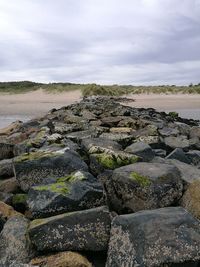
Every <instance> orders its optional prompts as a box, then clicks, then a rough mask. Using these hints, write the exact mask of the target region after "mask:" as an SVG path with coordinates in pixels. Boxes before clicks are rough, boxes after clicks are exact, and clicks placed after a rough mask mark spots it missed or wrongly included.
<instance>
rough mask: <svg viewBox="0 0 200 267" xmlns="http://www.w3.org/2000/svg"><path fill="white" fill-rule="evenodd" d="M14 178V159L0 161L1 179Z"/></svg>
mask: <svg viewBox="0 0 200 267" xmlns="http://www.w3.org/2000/svg"><path fill="white" fill-rule="evenodd" d="M12 176H14V171H13V164H12V159H4V160H0V179H4V178H9V177H12Z"/></svg>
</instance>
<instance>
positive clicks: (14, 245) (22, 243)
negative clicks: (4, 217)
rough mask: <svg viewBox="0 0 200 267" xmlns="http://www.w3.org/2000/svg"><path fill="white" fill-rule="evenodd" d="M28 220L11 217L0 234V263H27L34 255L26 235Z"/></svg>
mask: <svg viewBox="0 0 200 267" xmlns="http://www.w3.org/2000/svg"><path fill="white" fill-rule="evenodd" d="M27 231H28V220H27V219H25V218H24V217H22V216H20V217H12V218H10V219H9V220H8V221H7V222H6V223H5V225H4V228H3V230H2V232H1V233H0V240H1V242H0V263H2V264H7V266H8V265H9V263H11V262H15V263H28V262H29V261H30V259H31V257H33V255H34V251H33V249H32V246H31V243H30V240H29V238H28V235H27Z"/></svg>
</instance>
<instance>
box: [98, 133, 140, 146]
mask: <svg viewBox="0 0 200 267" xmlns="http://www.w3.org/2000/svg"><path fill="white" fill-rule="evenodd" d="M99 137H100V138H105V139H109V140H113V141H116V142H118V143H119V144H120V145H121V146H122V147H126V146H128V145H130V144H131V143H132V142H133V140H134V139H135V137H134V136H133V135H129V134H125V133H115V134H113V133H102V134H101V135H100V136H99Z"/></svg>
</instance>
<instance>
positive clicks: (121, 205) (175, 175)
mask: <svg viewBox="0 0 200 267" xmlns="http://www.w3.org/2000/svg"><path fill="white" fill-rule="evenodd" d="M104 186H105V190H106V193H107V198H108V201H109V203H110V206H111V208H112V209H114V210H115V211H117V212H118V213H124V212H129V213H130V212H136V211H139V210H144V209H155V208H161V207H167V206H171V205H174V204H175V203H177V201H178V200H179V199H180V197H181V196H182V191H183V182H182V180H181V177H180V172H179V170H178V169H177V168H176V167H175V166H173V165H169V164H160V163H146V162H141V163H135V164H131V165H127V166H125V167H121V168H118V169H115V170H114V171H113V174H112V177H111V179H108V180H107V181H105V182H104Z"/></svg>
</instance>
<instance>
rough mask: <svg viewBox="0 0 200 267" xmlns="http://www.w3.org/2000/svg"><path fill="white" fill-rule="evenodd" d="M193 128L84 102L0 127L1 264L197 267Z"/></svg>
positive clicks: (198, 151) (198, 156)
mask: <svg viewBox="0 0 200 267" xmlns="http://www.w3.org/2000/svg"><path fill="white" fill-rule="evenodd" d="M199 219H200V126H199V122H198V121H195V120H187V119H182V118H179V117H178V115H177V114H176V113H175V112H174V113H173V112H171V113H169V114H166V113H164V112H157V111H155V110H154V109H150V108H149V109H143V108H140V109H137V108H133V107H126V106H123V105H121V104H119V103H118V102H117V101H116V100H115V99H113V98H112V99H111V98H101V97H99V98H86V99H83V100H82V101H81V102H80V103H77V104H73V105H70V106H67V107H63V108H61V109H58V110H56V109H53V110H51V111H50V112H49V113H48V114H46V115H45V116H43V117H41V118H38V119H37V120H30V121H28V122H26V123H22V122H20V121H18V122H16V123H13V124H11V125H10V126H8V127H6V128H4V129H1V130H0V266H2V267H9V266H11V267H12V266H13V267H14V266H15V267H23V266H24V267H25V266H27V267H28V266H29V267H30V266H40V267H41V266H43V267H44V266H46V267H66V266H67V267H92V266H94V267H103V266H106V267H136V266H137V267H180V266H183V267H189V266H191V267H197V266H199V264H200V221H199Z"/></svg>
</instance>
